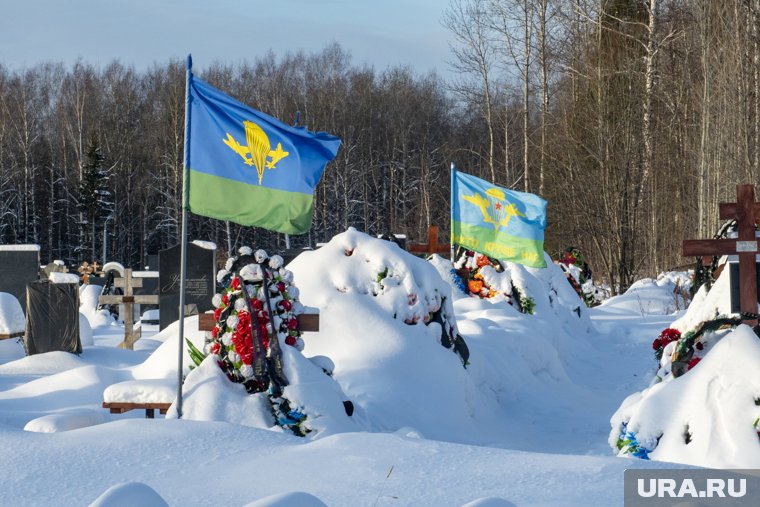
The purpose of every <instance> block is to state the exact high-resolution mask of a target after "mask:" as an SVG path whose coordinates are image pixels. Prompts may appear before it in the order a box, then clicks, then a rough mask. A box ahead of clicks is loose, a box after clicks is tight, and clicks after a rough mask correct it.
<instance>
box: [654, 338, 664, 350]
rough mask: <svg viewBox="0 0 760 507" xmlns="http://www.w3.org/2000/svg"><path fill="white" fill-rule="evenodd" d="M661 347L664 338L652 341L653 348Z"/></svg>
mask: <svg viewBox="0 0 760 507" xmlns="http://www.w3.org/2000/svg"><path fill="white" fill-rule="evenodd" d="M660 347H662V340H661V339H660V338H655V340H654V341H653V342H652V348H653V349H654V350H657V349H659V348H660Z"/></svg>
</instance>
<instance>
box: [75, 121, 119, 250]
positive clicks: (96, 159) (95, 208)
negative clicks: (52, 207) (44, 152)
mask: <svg viewBox="0 0 760 507" xmlns="http://www.w3.org/2000/svg"><path fill="white" fill-rule="evenodd" d="M104 162H105V157H104V156H103V154H102V153H101V152H100V145H99V143H98V139H97V137H96V136H94V135H93V138H92V140H91V141H90V145H89V147H88V148H87V157H86V160H85V164H84V167H82V180H81V182H80V184H79V204H78V208H79V213H80V217H81V220H80V227H81V238H82V245H80V250H81V249H83V246H84V243H85V240H86V239H89V240H90V248H91V251H90V254H91V257H90V259H91V260H95V259H96V253H95V241H96V238H97V234H96V231H97V227H98V224H99V223H101V222H103V221H104V219H106V218H107V217H109V215H110V214H111V212H112V211H113V201H112V194H111V191H110V190H109V188H108V180H109V179H110V174H109V172H108V169H107V168H105V167H104ZM88 231H89V234H88ZM87 236H89V238H87Z"/></svg>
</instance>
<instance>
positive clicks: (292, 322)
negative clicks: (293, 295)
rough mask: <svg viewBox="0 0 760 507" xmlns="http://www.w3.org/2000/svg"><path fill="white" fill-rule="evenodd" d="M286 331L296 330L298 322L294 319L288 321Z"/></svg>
mask: <svg viewBox="0 0 760 507" xmlns="http://www.w3.org/2000/svg"><path fill="white" fill-rule="evenodd" d="M288 329H293V330H295V329H298V321H297V320H296V319H290V320H289V321H288Z"/></svg>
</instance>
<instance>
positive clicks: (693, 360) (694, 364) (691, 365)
mask: <svg viewBox="0 0 760 507" xmlns="http://www.w3.org/2000/svg"><path fill="white" fill-rule="evenodd" d="M701 360H702V358H701V357H695V358H694V359H692V360H691V361H689V366H688V369H689V370H691V369H692V368H694V367H695V366H696V365H697V363H698V362H700V361H701Z"/></svg>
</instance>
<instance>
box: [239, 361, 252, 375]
mask: <svg viewBox="0 0 760 507" xmlns="http://www.w3.org/2000/svg"><path fill="white" fill-rule="evenodd" d="M240 374H241V375H242V376H243V378H249V377H253V367H252V366H251V365H250V364H244V365H243V366H241V367H240Z"/></svg>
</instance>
